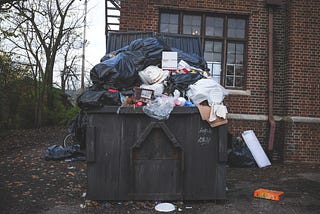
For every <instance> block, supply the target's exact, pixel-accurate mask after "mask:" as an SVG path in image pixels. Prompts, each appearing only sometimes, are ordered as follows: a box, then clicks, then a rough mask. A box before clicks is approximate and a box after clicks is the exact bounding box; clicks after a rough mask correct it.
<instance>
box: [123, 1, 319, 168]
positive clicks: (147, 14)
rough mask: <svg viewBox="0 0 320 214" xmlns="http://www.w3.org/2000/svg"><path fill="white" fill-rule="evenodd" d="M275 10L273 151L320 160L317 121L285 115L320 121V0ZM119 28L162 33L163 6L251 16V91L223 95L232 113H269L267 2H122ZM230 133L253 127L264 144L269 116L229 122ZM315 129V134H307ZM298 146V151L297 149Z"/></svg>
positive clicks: (291, 157) (292, 3) (286, 156)
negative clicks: (159, 25)
mask: <svg viewBox="0 0 320 214" xmlns="http://www.w3.org/2000/svg"><path fill="white" fill-rule="evenodd" d="M284 2H285V4H284V5H282V6H281V7H276V8H274V9H273V13H274V113H275V115H277V116H280V117H281V118H282V120H281V121H280V122H279V121H278V122H277V124H276V136H275V149H276V150H277V152H281V154H282V155H283V156H281V158H284V159H285V160H288V161H289V160H290V161H294V160H297V161H307V162H315V161H319V157H320V153H319V149H317V148H316V145H319V134H318V133H320V124H319V123H308V122H305V123H302V122H299V123H296V122H293V121H292V120H290V119H289V120H288V119H286V118H287V117H312V118H318V119H320V75H319V72H318V71H319V67H320V60H319V59H320V47H319V41H318V40H319V39H318V37H319V34H320V13H319V11H320V1H319V0H310V1H303V0H287V1H284ZM121 7H122V9H121V19H120V30H122V31H155V32H157V31H158V22H159V10H160V9H176V10H186V11H195V12H197V11H204V12H213V13H227V14H241V15H246V16H248V56H247V57H248V58H247V60H248V67H247V82H246V90H248V91H250V95H230V96H228V97H227V98H226V99H225V101H224V102H225V104H226V105H227V106H228V111H229V112H230V113H232V114H244V115H246V114H251V115H264V116H266V115H267V114H268V94H267V92H268V91H267V87H268V8H267V7H266V4H265V0H247V1H243V0H189V1H181V0H124V1H122V2H121ZM229 121H230V122H229V124H228V129H229V132H230V133H232V134H234V135H236V136H240V135H239V134H241V132H242V131H244V130H248V129H253V130H254V131H255V133H256V135H257V136H258V138H259V140H260V142H261V143H262V144H263V146H264V148H265V147H266V146H267V145H266V144H267V140H268V130H269V125H268V122H267V121H266V120H260V121H259V120H257V121H252V120H234V119H231V120H229ZM309 129H312V130H313V131H312V132H311V135H312V136H311V137H308V138H307V137H305V133H308V130H309ZM293 148H294V149H293Z"/></svg>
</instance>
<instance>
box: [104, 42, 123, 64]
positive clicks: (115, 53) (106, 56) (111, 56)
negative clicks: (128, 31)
mask: <svg viewBox="0 0 320 214" xmlns="http://www.w3.org/2000/svg"><path fill="white" fill-rule="evenodd" d="M128 47H129V45H127V46H124V47H122V48H120V49H118V50H115V51H111V52H110V53H106V54H105V55H104V56H103V57H102V58H101V59H100V62H103V61H106V60H108V59H111V58H113V57H115V56H116V55H118V54H119V53H122V52H125V51H127V50H128Z"/></svg>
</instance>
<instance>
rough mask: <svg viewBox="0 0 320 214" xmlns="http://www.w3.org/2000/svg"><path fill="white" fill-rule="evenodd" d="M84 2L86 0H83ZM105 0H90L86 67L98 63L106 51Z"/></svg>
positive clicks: (88, 67)
mask: <svg viewBox="0 0 320 214" xmlns="http://www.w3.org/2000/svg"><path fill="white" fill-rule="evenodd" d="M83 2H84V1H83ZM104 3H105V1H104V0H89V1H88V15H87V33H86V37H87V42H88V44H87V46H86V54H85V57H86V68H87V69H91V68H92V67H93V66H94V65H96V64H98V63H99V61H100V59H101V58H102V57H103V56H104V54H105V51H106V41H105V39H106V36H105V5H104Z"/></svg>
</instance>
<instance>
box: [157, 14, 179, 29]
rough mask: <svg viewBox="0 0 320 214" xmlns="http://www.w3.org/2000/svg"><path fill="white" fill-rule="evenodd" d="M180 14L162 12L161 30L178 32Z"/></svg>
mask: <svg viewBox="0 0 320 214" xmlns="http://www.w3.org/2000/svg"><path fill="white" fill-rule="evenodd" d="M178 29H179V15H178V14H171V13H161V15H160V32H163V33H178Z"/></svg>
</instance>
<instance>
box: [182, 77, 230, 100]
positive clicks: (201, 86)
mask: <svg viewBox="0 0 320 214" xmlns="http://www.w3.org/2000/svg"><path fill="white" fill-rule="evenodd" d="M226 95H228V93H227V91H226V90H225V88H224V87H222V86H221V85H220V84H219V83H217V82H216V81H214V80H213V79H200V80H198V81H197V82H196V83H194V84H192V85H190V86H189V88H188V91H187V96H188V97H189V99H190V100H191V101H192V102H193V103H194V104H195V105H197V104H199V103H201V102H203V101H205V100H207V101H208V104H209V106H212V105H215V104H221V103H222V101H223V99H224V97H225V96H226Z"/></svg>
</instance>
